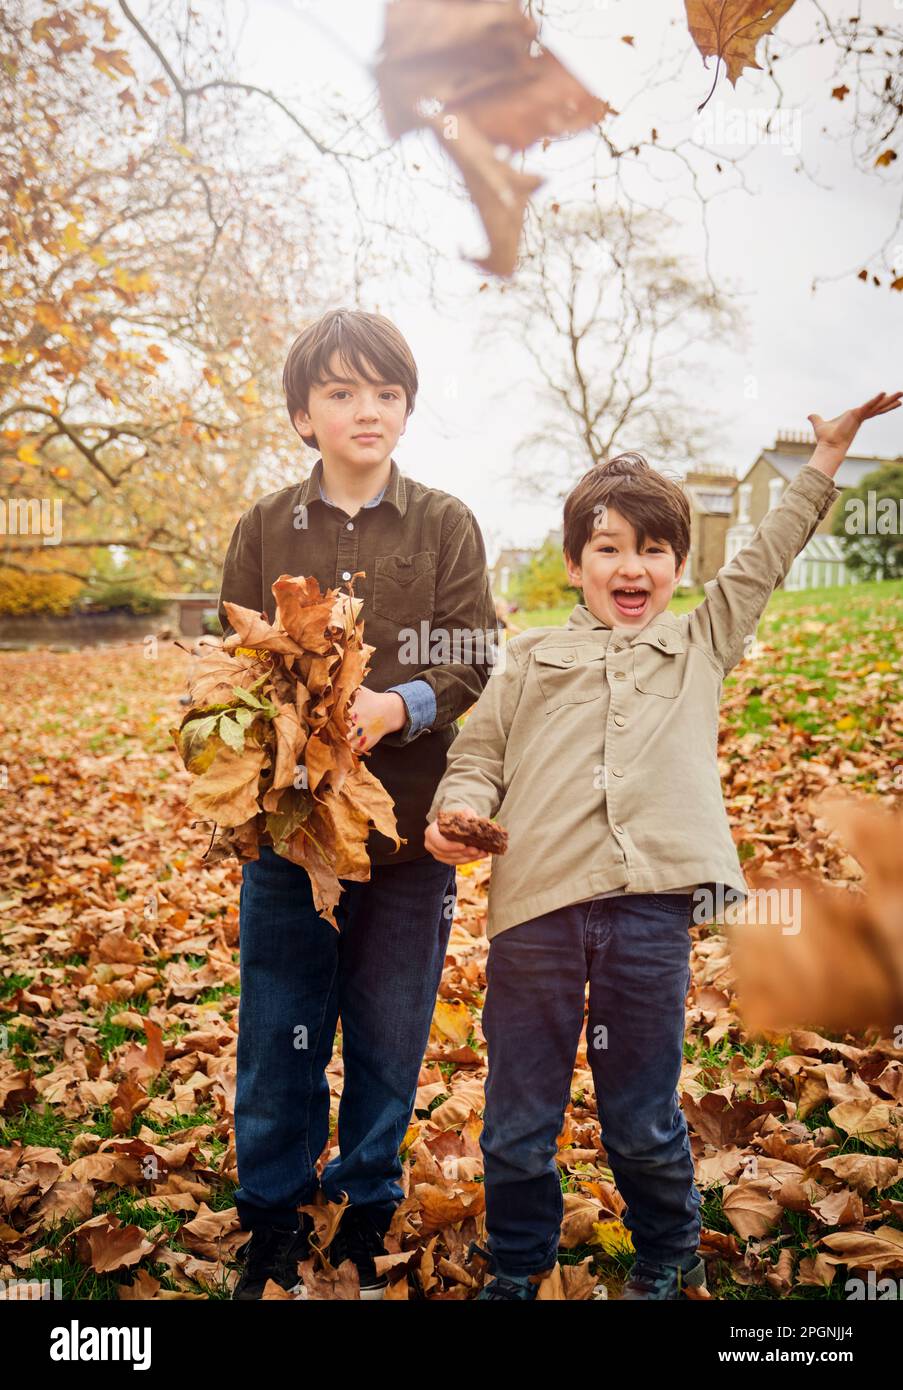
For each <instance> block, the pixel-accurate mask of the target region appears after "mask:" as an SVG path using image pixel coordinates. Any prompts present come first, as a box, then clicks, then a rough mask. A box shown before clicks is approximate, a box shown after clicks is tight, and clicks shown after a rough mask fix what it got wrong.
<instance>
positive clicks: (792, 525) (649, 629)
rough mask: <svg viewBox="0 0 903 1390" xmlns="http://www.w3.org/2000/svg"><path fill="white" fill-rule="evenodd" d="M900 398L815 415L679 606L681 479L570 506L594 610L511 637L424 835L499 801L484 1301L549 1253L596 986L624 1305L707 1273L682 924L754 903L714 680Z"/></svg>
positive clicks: (602, 1114)
mask: <svg viewBox="0 0 903 1390" xmlns="http://www.w3.org/2000/svg"><path fill="white" fill-rule="evenodd" d="M901 395H903V393H901V392H897V393H895V394H894V395H892V396H887V397H886V396H885V394H884V393H883V392H882V393H881V394H880V395H878V396H876V397H874V398H873V399H872V400H870V401H867V402H866V403H865V405H863V406H860V407H858V409H855V410H848V411H846V412H845V413H844V414H843V415H841V416H839V417H838V418H837V419H836V420H831V421H828V422H825V421H824V420H822V419H821V417H820V416H817V415H810V416H809V419H810V420H811V421H812V425H813V429H814V431H815V436H816V440H817V443H816V447H815V450H814V452H813V454H812V457H811V458H810V459H809V462H808V463H807V464H806V465H805V466H804V467H803V468H802V469H801V470H800V472H799V473H798V475H797V476H796V477H795V478H794V479H793V481H792V482H791V483H790V484H789V485H788V486H787V489H786V491H785V493H784V496H783V497H782V499H781V501H780V503H779V504H778V505H777V506H776V507H774V508H773V509H772V510H771V511H770V512H768V514H767V515H766V516H765V517H764V519H763V520H762V522H761V524H760V525H759V528H758V530H757V531H756V533H755V535H754V536H753V538H752V539H751V540H750V542H749V544H748V545H746V546H745V547H744V548H743V549H742V550H741V551H740V552H739V554H737V555H735V556H734V558H733V559H732V560H731V561H730V562H729V563H728V564H726V565H724V566H723V567H722V569H721V570H719V572H718V574H717V575H716V576H715V578H714V579H712V580H710V581H709V582H708V583H707V584H706V585H705V586H704V589H705V599H704V600H703V602H702V603H700V604H699V606H698V607H697V608H695V609H693V611H692V612H690V613H687V614H684V615H683V616H681V617H676V616H674V615H673V614H670V613H668V612H667V611H666V609H667V605H668V603H669V601H670V599H671V596H672V594H673V592H674V589H675V587H676V585H677V582H678V580H679V579H680V576H681V574H682V573H683V569H684V565H685V563H686V555H687V550H688V547H689V522H690V514H689V506H688V503H687V499H686V497H685V496H684V493H683V492H682V490H681V488H680V487H679V486H678V485H677V484H676V483H674V482H670V481H668V480H667V479H666V478H664V477H663V476H661V475H660V474H658V473H655V472H654V471H653V470H651V469H650V468H649V466H648V464H647V463H646V462H645V460H643V459H642V458H640V457H639V456H638V455H635V454H633V455H622V456H620V457H618V458H614V459H611V460H610V461H609V462H608V463H605V464H602V465H599V466H596V467H594V468H592V469H590V470H589V472H588V473H587V474H586V475H585V476H584V477H583V478H582V479H581V481H580V482H579V483H578V484H577V486H576V487H575V488H574V490H573V491H572V492H571V494H570V496H569V497H568V499H567V501H566V502H565V508H564V554H565V560H566V563H567V571H568V577H569V578H570V580H571V583H572V584H574V585H579V586H580V587H582V589H583V597H584V602H583V603H579V604H577V605H576V606H575V608H574V610H573V612H572V613H571V615H570V617H569V618H568V621H567V625H566V626H565V627H563V628H533V629H531V630H529V631H527V632H523V633H521V634H519V635H518V636H517V637H515V638H513V639H511V640H510V641H509V642H508V643H507V646H506V660H505V662H504V663H503V665H502V663H500V664H499V665H498V666H497V667H496V669H495V670H494V671H493V674H492V678H491V679H490V680H489V682H488V684H487V686H486V689H485V690H484V692H483V694H482V695H481V696H480V699H479V701H478V702H477V705H476V708H475V709H473V710H472V711H471V713H470V714H469V716H468V718H467V721H466V723H465V725H464V728H463V729H462V731H461V733H460V735H459V737H458V738H457V739H456V740H455V742H454V744H453V746H452V747H451V748H450V750H449V753H448V768H447V771H446V773H445V776H444V777H443V779H442V781H441V783H440V784H439V787H438V789H437V791H436V795H435V796H434V798H433V803H432V805H431V807H430V810H429V815H428V817H427V818H428V820H429V822H430V826H429V829H428V831H427V833H426V836H425V844H426V847H427V849H429V850H430V851H431V853H433V854H434V855H435V856H436V858H437V859H438V860H439V862H440V863H445V864H459V863H464V862H466V861H468V860H470V859H473V858H478V857H480V854H479V852H478V853H477V854H476V855H475V854H474V853H473V852H472V851H471V849H470V848H469V847H464V846H461V845H459V844H456V843H455V842H454V841H452V840H450V839H448V838H446V837H445V836H443V835H442V834H440V832H439V829H438V826H437V825H436V824H435V820H436V817H437V815H438V813H439V812H440V811H452V810H455V811H458V812H462V813H464V815H465V820H466V817H467V815H468V814H469V815H476V816H485V817H490V816H494V815H495V814H496V813H498V816H499V820H500V823H501V824H502V825H503V826H504V827H505V829H506V830H507V831H508V846H509V847H508V850H507V852H506V853H505V854H504V855H503V856H500V857H498V858H496V859H495V860H494V862H493V867H492V877H491V883H490V891H489V922H488V935H489V938H490V946H489V958H488V963H487V968H486V976H487V982H488V988H487V994H486V1003H485V1007H484V1011H483V1030H484V1033H485V1036H486V1041H487V1046H488V1052H489V1079H488V1082H487V1086H486V1111H485V1116H484V1127H483V1132H482V1135H481V1140H480V1143H481V1147H482V1150H483V1157H484V1161H485V1185H486V1225H487V1229H488V1232H489V1250H488V1251H483V1252H481V1253H482V1254H483V1255H484V1256H485V1258H486V1259H487V1260H488V1262H489V1266H490V1272H492V1273H493V1274H494V1275H495V1276H496V1277H495V1278H493V1279H492V1280H491V1281H490V1282H489V1283H488V1284H487V1285H486V1286H485V1288H484V1289H483V1290H482V1291H481V1292H480V1294H479V1295H478V1298H481V1299H494V1300H501V1299H509V1300H513V1299H531V1298H535V1296H536V1291H537V1286H538V1284H539V1283H540V1282H541V1280H542V1277H543V1275H544V1274H545V1273H547V1272H548V1271H549V1270H551V1269H552V1268H553V1267H554V1264H555V1260H556V1257H557V1250H558V1238H559V1231H560V1226H561V1218H562V1211H563V1202H562V1196H561V1185H560V1182H559V1176H558V1166H557V1164H556V1162H555V1153H556V1138H557V1136H558V1135H559V1133H560V1132H561V1128H562V1124H563V1120H564V1111H565V1107H566V1105H567V1102H568V1097H569V1094H570V1086H571V1078H572V1075H573V1068H574V1058H575V1055H576V1052H577V1045H578V1041H579V1038H580V1033H581V1029H582V1027H583V1022H584V1009H585V990H586V985H587V981H588V982H589V1013H588V1016H587V1019H586V1028H587V1056H588V1060H589V1065H590V1068H591V1070H592V1074H593V1081H594V1085H595V1091H596V1101H597V1105H598V1111H599V1121H600V1124H601V1127H602V1140H603V1143H604V1145H605V1150H606V1153H607V1156H608V1162H609V1164H610V1166H611V1169H612V1172H613V1174H614V1178H615V1182H616V1184H617V1186H618V1189H619V1191H620V1193H621V1195H622V1197H623V1198H624V1200H625V1202H626V1203H627V1209H626V1211H625V1216H624V1222H625V1225H626V1226H627V1227H628V1229H629V1230H630V1231H631V1233H632V1235H633V1242H634V1246H635V1248H636V1260H635V1263H634V1266H633V1270H632V1273H631V1277H630V1279H629V1280H628V1282H627V1285H626V1287H625V1290H624V1292H623V1294H622V1297H624V1298H626V1299H674V1298H677V1297H679V1296H680V1293H681V1290H682V1287H683V1286H685V1285H695V1286H698V1287H704V1285H705V1267H704V1265H703V1262H702V1260H701V1258H700V1257H699V1255H698V1254H697V1250H696V1247H697V1244H698V1240H699V1233H700V1220H699V1206H700V1195H699V1192H698V1190H697V1189H696V1187H695V1184H694V1181H693V1157H692V1154H691V1152H690V1145H689V1139H688V1134H687V1126H686V1121H685V1120H684V1116H683V1113H682V1111H681V1109H680V1106H679V1104H678V1100H677V1094H676V1090H677V1085H678V1082H679V1079H680V1069H681V1062H682V1060H683V1038H684V1003H685V998H686V993H687V989H688V988H689V984H690V969H689V954H690V936H689V926H690V921H691V915H692V916H694V917H696V919H697V920H702V917H700V916H699V914H698V912H695V913H694V895H696V894H697V893H698V892H700V890H701V896H700V897H699V898H697V900H696V902H697V907H703V906H704V905H705V904H706V902H708V903H709V904H710V903H711V902H712V901H713V899H714V900H715V901H720V900H721V899H722V896H723V888H724V887H725V886H726V887H727V888H728V889H729V890H730V891H731V892H732V893H733V894H734V895H736V897H738V898H743V897H746V896H748V893H747V889H746V883H745V880H744V877H743V872H742V869H741V867H740V861H739V859H738V857H737V851H736V848H735V846H734V841H733V838H732V836H731V833H730V827H729V825H728V821H727V816H726V814H725V810H724V803H723V801H722V797H721V787H720V780H719V775H718V761H717V740H718V706H719V702H720V697H721V688H722V682H723V680H724V677H725V676H726V675H727V673H728V672H729V671H730V670H731V668H732V667H733V666H735V665H736V663H737V662H738V661H739V660H740V658H741V657H742V655H743V654H744V648H745V644H746V643H747V641H748V640H749V639H751V638H752V637H753V636H754V634H755V631H756V625H757V624H758V621H759V618H760V617H761V615H762V611H763V609H764V608H765V605H766V603H767V602H768V599H769V597H770V595H771V593H772V590H773V589H774V587H775V585H776V584H777V583H778V582H779V580H781V579H782V578H783V577H784V576H785V575H786V573H787V571H788V570H789V568H790V565H791V564H792V562H793V559H794V557H795V556H796V555H797V554H799V552H800V551H801V550H802V549H803V547H804V546H805V545H806V543H807V541H808V540H809V537H810V536H811V535H812V533H813V531H814V530H815V528H816V526H817V525H818V522H819V521H820V520H821V518H822V517H824V516H825V515H826V513H827V511H828V510H829V508H830V507H831V505H832V503H833V502H834V501H835V499H836V498H837V497H839V495H840V493H839V491H838V489H837V488H836V487H835V486H834V485H833V483H832V481H831V480H832V478H833V476H834V474H835V473H836V472H837V469H838V468H839V467H840V464H841V463H842V462H843V459H844V457H845V455H846V453H847V451H848V449H849V447H850V444H851V443H852V441H853V438H854V436H855V434H856V431H857V430H858V428H859V426H860V424H861V423H862V421H863V420H867V419H869V418H870V417H871V416H873V415H880V414H883V413H884V412H885V411H888V410H894V409H896V408H897V407H898V406H899V404H900V397H901ZM716 885H718V886H720V889H721V891H720V892H716V893H714V894H713V893H712V891H711V890H712V889H713V888H714V887H716ZM704 915H705V917H706V918H707V917H708V916H709V915H710V913H709V912H706V913H704ZM757 920H758V918H757ZM477 1248H479V1247H477Z"/></svg>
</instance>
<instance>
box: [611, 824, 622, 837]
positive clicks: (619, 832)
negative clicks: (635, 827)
mask: <svg viewBox="0 0 903 1390" xmlns="http://www.w3.org/2000/svg"><path fill="white" fill-rule="evenodd" d="M612 829H613V830H614V832H615V834H616V835H623V834H624V827H623V825H613V826H612Z"/></svg>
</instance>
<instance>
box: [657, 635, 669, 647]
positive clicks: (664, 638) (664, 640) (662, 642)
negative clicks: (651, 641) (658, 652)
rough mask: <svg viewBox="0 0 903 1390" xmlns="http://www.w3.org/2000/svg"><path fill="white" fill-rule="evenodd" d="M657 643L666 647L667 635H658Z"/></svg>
mask: <svg viewBox="0 0 903 1390" xmlns="http://www.w3.org/2000/svg"><path fill="white" fill-rule="evenodd" d="M658 644H659V646H660V647H667V645H668V639H667V637H660V638H659V639H658Z"/></svg>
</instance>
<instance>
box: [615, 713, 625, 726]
mask: <svg viewBox="0 0 903 1390" xmlns="http://www.w3.org/2000/svg"><path fill="white" fill-rule="evenodd" d="M615 723H616V724H623V723H624V716H623V714H616V715H615Z"/></svg>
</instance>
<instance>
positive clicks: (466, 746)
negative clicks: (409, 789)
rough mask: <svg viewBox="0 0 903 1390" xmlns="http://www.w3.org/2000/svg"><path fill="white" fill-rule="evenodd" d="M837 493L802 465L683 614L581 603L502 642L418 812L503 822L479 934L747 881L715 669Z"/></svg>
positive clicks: (729, 661) (734, 658)
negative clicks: (599, 613)
mask: <svg viewBox="0 0 903 1390" xmlns="http://www.w3.org/2000/svg"><path fill="white" fill-rule="evenodd" d="M839 496H840V493H839V491H838V489H837V488H836V487H835V486H834V484H833V483H832V481H831V479H830V478H828V477H827V476H826V475H825V474H823V473H821V472H819V471H818V470H817V469H815V468H810V467H809V466H808V465H804V467H803V468H802V469H801V470H800V472H799V474H798V475H797V477H796V478H794V480H793V481H792V482H791V483H790V484H788V486H787V488H786V489H785V491H784V495H783V497H782V499H781V501H780V502H779V504H778V505H777V506H776V507H774V508H773V509H772V510H771V511H770V512H769V513H768V514H767V516H765V517H764V519H763V520H762V522H761V524H760V525H759V528H758V530H757V531H756V533H755V535H754V536H753V537H752V539H751V540H750V542H749V544H748V545H746V546H745V547H744V548H743V549H742V550H741V551H740V552H739V553H738V554H737V555H735V556H734V558H733V559H732V560H731V561H730V562H729V563H728V564H726V565H724V566H723V567H722V568H721V569H720V570H719V572H718V574H717V575H716V576H715V578H714V579H711V580H709V582H708V583H707V584H706V585H705V586H704V589H705V598H704V599H703V601H702V602H701V603H700V604H699V606H698V607H697V608H694V609H693V611H692V612H691V613H686V614H683V615H682V616H680V617H677V616H675V615H674V614H673V613H669V612H664V613H660V614H659V615H658V617H656V618H654V619H652V620H651V621H650V622H649V623H647V625H646V626H645V627H644V628H642V629H640V630H639V631H634V630H631V629H629V628H626V627H622V626H621V625H620V624H619V625H617V626H616V627H614V628H610V627H608V626H606V624H604V623H603V622H601V621H600V620H599V619H598V618H596V617H595V616H594V615H593V614H592V613H591V612H590V611H589V609H588V608H586V607H585V606H584V605H583V604H582V603H578V604H577V605H576V607H575V608H574V610H573V612H572V613H571V615H570V617H569V618H568V621H567V625H566V626H565V627H554V628H550V627H540V628H531V629H530V630H529V631H527V632H523V633H520V634H519V635H518V636H516V637H513V638H511V639H510V640H509V641H508V642H507V643H506V644H505V647H504V649H503V658H504V659H502V660H500V661H499V662H498V664H497V665H496V667H495V668H494V669H493V672H492V675H491V676H490V678H489V681H488V683H487V685H486V687H485V689H484V690H483V693H482V694H481V695H480V698H479V700H478V701H477V703H476V705H474V707H473V708H472V709H471V711H470V713H469V714H468V716H467V718H466V720H465V722H464V726H463V728H462V729H461V731H460V733H459V734H458V735H457V737H456V738H455V740H454V742H453V743H452V744H451V746H450V748H449V750H448V754H447V762H446V770H445V773H444V775H443V777H442V780H441V781H440V783H439V785H438V787H437V789H436V793H435V796H434V797H433V800H432V804H431V805H430V808H429V811H428V813H427V821H428V822H432V821H433V820H435V818H436V816H437V815H438V813H439V811H440V810H451V809H453V808H454V807H455V806H464V805H466V806H470V807H472V808H473V810H474V811H476V812H477V814H478V815H482V816H497V818H498V821H499V824H500V825H503V826H504V827H505V829H506V830H507V831H508V833H509V843H508V850H507V853H505V854H503V855H497V856H496V857H495V858H494V860H493V864H492V876H491V880H490V889H489V917H488V926H487V932H488V935H489V937H490V938H492V937H493V936H497V935H498V933H499V932H503V931H505V930H506V929H507V928H508V927H513V926H516V925H517V924H518V923H519V922H523V921H526V920H527V919H528V918H531V917H537V916H539V915H541V914H542V913H544V912H551V911H552V910H553V909H555V908H558V907H564V906H566V905H567V904H568V903H575V902H582V901H584V900H585V899H587V898H592V897H597V896H598V895H600V894H602V893H606V892H610V891H612V890H620V891H622V892H634V893H667V892H674V891H678V890H680V889H683V888H685V887H686V886H687V885H696V884H699V885H706V886H707V887H708V888H709V890H710V892H712V893H713V894H714V895H716V897H715V901H716V903H717V901H718V900H719V899H718V897H717V893H718V889H717V888H716V885H717V884H723V885H724V886H725V887H724V889H722V890H721V894H722V897H721V901H722V902H723V895H724V893H725V890H726V889H733V890H735V892H736V893H738V894H740V895H741V896H743V897H745V896H746V895H747V894H748V887H747V884H746V880H745V879H744V877H743V871H742V869H741V867H740V861H739V858H738V856H737V851H736V848H735V846H734V841H733V839H732V837H731V832H730V827H729V825H728V820H727V813H726V811H725V809H724V801H723V799H722V794H721V783H720V779H719V774H718V761H717V745H718V707H719V703H720V699H721V689H722V682H723V679H724V677H725V676H726V675H727V673H728V672H729V671H730V670H731V668H732V667H733V666H735V665H736V664H737V662H738V661H740V660H741V658H742V657H743V656H744V654H745V652H746V651H747V649H748V644H749V643H751V642H752V640H753V639H754V637H755V632H756V625H757V623H758V621H759V618H760V617H761V615H762V612H763V610H764V608H765V605H766V604H767V602H768V599H769V597H770V595H771V593H772V591H773V589H774V587H775V585H776V584H777V583H778V581H779V580H781V579H782V578H783V577H784V576H785V575H786V573H787V571H788V570H789V568H790V566H791V564H792V562H793V559H794V557H795V556H796V555H797V554H798V553H799V552H800V551H801V550H802V549H803V547H804V545H805V544H806V542H807V541H808V540H809V538H810V536H811V535H812V533H813V531H814V530H815V528H816V526H817V525H818V522H819V521H820V520H821V519H822V517H823V516H825V514H826V513H827V511H828V510H829V508H830V507H831V505H832V504H833V502H834V501H835V499H836V498H837V497H839ZM716 910H717V909H716ZM709 915H711V914H709V913H706V914H705V917H706V918H707V917H708V916H709ZM698 920H703V918H702V917H700V918H699V919H698Z"/></svg>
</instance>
